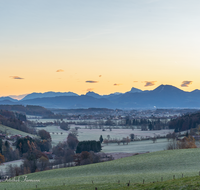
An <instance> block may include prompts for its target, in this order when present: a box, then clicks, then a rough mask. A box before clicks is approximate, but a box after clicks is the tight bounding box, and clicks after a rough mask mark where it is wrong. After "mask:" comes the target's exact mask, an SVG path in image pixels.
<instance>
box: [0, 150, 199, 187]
mask: <svg viewBox="0 0 200 190" xmlns="http://www.w3.org/2000/svg"><path fill="white" fill-rule="evenodd" d="M199 156H200V149H185V150H183V149H182V150H169V151H159V152H153V153H147V154H141V155H136V156H131V157H127V158H122V159H118V160H114V161H109V162H104V163H98V164H90V165H85V166H78V167H71V168H63V169H55V170H49V171H45V172H36V173H33V174H29V175H27V176H28V177H27V178H28V179H29V180H40V182H18V183H16V182H3V183H1V188H2V189H5V188H6V189H7V190H12V189H16V190H18V189H19V190H22V189H31V188H35V187H36V185H37V187H38V188H43V187H46V189H53V186H54V187H56V186H62V185H63V183H65V187H66V189H76V188H75V187H76V186H77V187H78V186H83V188H80V189H89V188H88V186H91V187H93V188H94V185H92V181H93V182H94V184H96V185H102V186H105V185H108V187H109V186H110V185H112V184H115V185H116V183H117V182H118V180H120V183H123V184H125V183H127V182H128V181H129V180H130V181H131V183H142V182H143V179H144V180H145V183H148V182H153V181H160V180H161V177H163V180H164V181H166V180H171V179H172V178H173V175H175V178H181V176H182V174H184V177H189V176H197V175H198V174H199V171H200V162H199ZM69 187H70V188H69ZM97 187H98V186H97ZM54 189H60V188H59V187H57V188H54ZM78 189H79V188H78ZM104 189H106V188H104ZM107 189H108V188H107ZM110 189H111V188H110ZM119 189H122V188H119Z"/></svg>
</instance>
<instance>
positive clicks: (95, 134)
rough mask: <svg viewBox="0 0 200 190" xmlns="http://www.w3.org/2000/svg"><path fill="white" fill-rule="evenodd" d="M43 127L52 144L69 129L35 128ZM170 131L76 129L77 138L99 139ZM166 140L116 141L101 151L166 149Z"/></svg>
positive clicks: (59, 139) (160, 133)
mask: <svg viewBox="0 0 200 190" xmlns="http://www.w3.org/2000/svg"><path fill="white" fill-rule="evenodd" d="M74 127H75V125H73V126H71V128H74ZM41 129H44V130H46V131H48V132H50V134H51V137H52V145H53V146H54V145H56V144H58V143H59V142H62V141H65V140H66V138H67V135H68V133H69V131H65V130H62V129H60V127H59V126H48V127H38V128H37V130H41ZM170 132H173V130H159V131H141V130H140V129H135V130H131V129H113V130H112V131H110V130H106V131H102V130H101V129H85V127H84V126H82V128H80V129H78V140H79V141H83V140H99V137H100V135H102V136H103V138H107V136H108V135H109V136H110V138H114V139H122V138H126V137H129V135H130V134H131V133H133V134H135V135H136V137H137V138H141V137H147V136H148V137H149V136H150V137H153V136H155V135H160V136H163V135H166V134H168V133H170ZM61 133H62V134H61ZM167 143H168V142H167V140H166V139H158V140H157V142H156V143H153V142H152V141H151V140H145V141H134V142H131V143H129V144H128V145H122V144H120V145H117V144H116V143H111V144H108V145H106V144H102V145H103V147H102V151H103V152H128V153H132V152H133V153H136V152H147V151H150V152H154V151H160V150H164V149H166V146H167Z"/></svg>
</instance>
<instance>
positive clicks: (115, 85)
mask: <svg viewBox="0 0 200 190" xmlns="http://www.w3.org/2000/svg"><path fill="white" fill-rule="evenodd" d="M113 85H114V86H120V85H122V84H117V83H115V84H113Z"/></svg>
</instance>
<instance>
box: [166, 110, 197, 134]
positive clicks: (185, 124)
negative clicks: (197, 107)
mask: <svg viewBox="0 0 200 190" xmlns="http://www.w3.org/2000/svg"><path fill="white" fill-rule="evenodd" d="M199 124H200V112H197V113H193V114H186V115H184V116H181V117H178V118H176V119H174V120H172V121H170V123H169V128H170V129H175V132H181V131H186V130H189V129H192V128H196V127H197V126H198V125H199Z"/></svg>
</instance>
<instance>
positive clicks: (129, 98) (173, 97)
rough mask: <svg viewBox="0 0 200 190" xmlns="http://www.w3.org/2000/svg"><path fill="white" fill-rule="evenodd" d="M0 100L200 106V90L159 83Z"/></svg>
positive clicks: (69, 104) (67, 104)
mask: <svg viewBox="0 0 200 190" xmlns="http://www.w3.org/2000/svg"><path fill="white" fill-rule="evenodd" d="M0 104H7V105H16V104H21V105H40V106H43V107H46V108H65V109H75V108H89V107H98V108H113V109H115V108H121V109H141V108H142V109H152V108H200V90H194V91H192V92H187V91H183V90H181V89H179V88H177V87H174V86H171V85H160V86H159V87H157V88H155V89H154V90H151V91H142V90H140V89H137V88H132V89H131V90H130V91H128V92H126V93H118V92H117V93H113V94H109V95H99V94H97V93H95V92H87V93H86V94H85V95H78V94H76V93H73V92H64V93H61V92H46V93H32V94H28V95H27V96H25V97H24V98H23V99H22V100H19V101H18V100H15V99H12V98H10V97H0Z"/></svg>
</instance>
